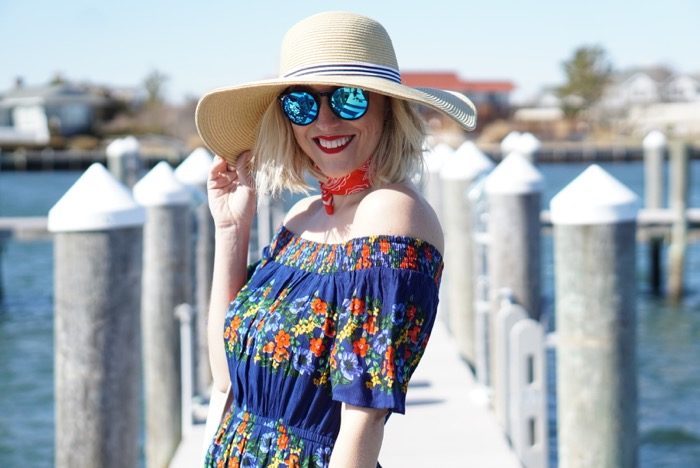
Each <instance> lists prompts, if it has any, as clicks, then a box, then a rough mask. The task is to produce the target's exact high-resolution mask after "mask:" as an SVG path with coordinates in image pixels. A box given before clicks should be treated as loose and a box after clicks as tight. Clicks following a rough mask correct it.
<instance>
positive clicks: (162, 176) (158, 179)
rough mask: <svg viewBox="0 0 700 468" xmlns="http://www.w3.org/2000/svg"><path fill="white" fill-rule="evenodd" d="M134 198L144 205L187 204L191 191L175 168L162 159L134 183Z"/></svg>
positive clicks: (189, 200)
mask: <svg viewBox="0 0 700 468" xmlns="http://www.w3.org/2000/svg"><path fill="white" fill-rule="evenodd" d="M134 198H135V199H136V201H137V202H139V203H140V204H141V205H143V206H169V205H187V204H189V203H190V202H191V201H192V197H191V195H190V191H189V189H188V188H187V186H185V184H183V183H182V182H180V181H179V180H177V178H176V177H175V173H174V171H173V168H172V167H170V164H168V163H167V162H165V161H161V162H159V163H158V164H156V166H155V167H154V168H153V169H151V170H150V172H149V173H148V174H146V175H145V176H143V178H142V179H141V180H139V181H138V182H137V183H136V185H134Z"/></svg>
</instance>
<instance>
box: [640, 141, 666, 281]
mask: <svg viewBox="0 0 700 468" xmlns="http://www.w3.org/2000/svg"><path fill="white" fill-rule="evenodd" d="M642 146H643V148H644V206H645V207H646V208H650V209H661V208H663V207H664V200H663V189H664V156H665V154H666V137H665V136H664V134H663V133H661V132H659V131H658V130H654V131H652V132H649V134H647V136H646V137H644V140H643V141H642ZM662 246H663V239H662V238H661V237H659V236H653V237H651V238H650V239H649V285H650V287H651V291H652V292H653V293H654V294H659V293H660V292H661V277H662V273H661V250H662Z"/></svg>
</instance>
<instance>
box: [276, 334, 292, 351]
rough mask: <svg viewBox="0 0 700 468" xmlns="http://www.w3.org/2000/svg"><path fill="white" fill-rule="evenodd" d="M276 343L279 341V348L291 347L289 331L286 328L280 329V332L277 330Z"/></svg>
mask: <svg viewBox="0 0 700 468" xmlns="http://www.w3.org/2000/svg"><path fill="white" fill-rule="evenodd" d="M275 343H277V346H276V347H277V348H287V347H289V343H290V341H289V333H287V332H286V331H284V330H280V331H279V332H277V336H275Z"/></svg>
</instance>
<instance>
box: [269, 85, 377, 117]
mask: <svg viewBox="0 0 700 468" xmlns="http://www.w3.org/2000/svg"><path fill="white" fill-rule="evenodd" d="M321 96H326V97H328V103H329V104H330V107H331V111H333V113H334V114H335V115H337V116H338V117H340V118H341V119H343V120H357V119H359V118H360V117H362V116H363V115H365V114H366V113H367V109H368V108H369V93H368V92H367V91H365V90H364V89H361V88H351V87H347V86H346V87H342V88H336V89H334V90H331V91H328V92H325V93H317V92H315V91H311V90H308V89H292V90H286V91H285V92H283V93H282V94H281V95H280V96H279V101H280V105H281V106H282V111H283V112H284V115H286V116H287V118H288V119H289V120H290V122H292V123H293V124H294V125H309V124H310V123H311V122H313V121H314V120H316V118H317V117H318V113H319V109H320V106H321Z"/></svg>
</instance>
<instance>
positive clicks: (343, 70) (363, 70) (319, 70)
mask: <svg viewBox="0 0 700 468" xmlns="http://www.w3.org/2000/svg"><path fill="white" fill-rule="evenodd" d="M312 75H313V76H374V77H377V78H384V79H387V80H390V81H393V82H395V83H399V84H400V83H401V74H400V73H399V71H398V70H396V69H395V68H390V67H383V66H381V65H374V64H371V63H328V64H321V65H312V66H305V67H300V68H297V69H296V70H292V71H290V72H287V73H285V74H284V75H283V78H294V77H301V76H312Z"/></svg>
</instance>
